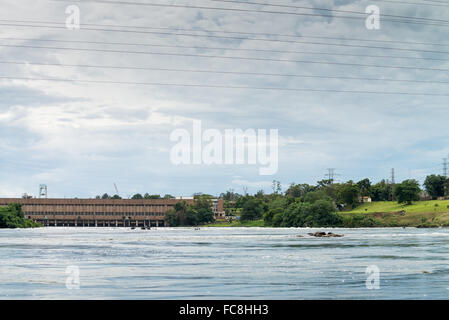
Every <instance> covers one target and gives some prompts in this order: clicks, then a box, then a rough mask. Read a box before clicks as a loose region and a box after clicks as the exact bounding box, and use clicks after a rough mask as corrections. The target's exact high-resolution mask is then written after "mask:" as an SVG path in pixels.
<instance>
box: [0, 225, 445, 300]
mask: <svg viewBox="0 0 449 320" xmlns="http://www.w3.org/2000/svg"><path fill="white" fill-rule="evenodd" d="M321 230H322V231H326V232H328V231H331V232H334V233H343V234H344V235H345V236H344V237H343V238H315V237H311V236H308V235H307V233H309V232H314V231H321ZM297 235H302V236H303V237H297ZM448 236H449V230H448V229H438V230H435V229H414V228H405V229H403V228H385V229H378V228H376V229H369V228H363V229H340V228H332V229H311V228H285V229H281V228H201V230H194V229H193V228H153V229H151V230H140V229H135V230H131V229H129V228H127V229H124V228H64V227H56V228H54V227H50V228H40V229H28V230H23V229H22V230H18V229H16V230H0V261H1V264H0V298H2V299H5V298H6V299H7V298H15V299H43V298H45V299H102V298H105V299H106V298H111V299H207V298H210V299H321V298H322V299H337V298H341V299H422V298H427V299H447V298H448V297H449V292H448V290H447V288H448V283H449V264H448V263H447V257H449V256H448V253H449V237H448ZM371 265H376V266H377V267H378V268H379V270H380V289H379V290H369V289H367V287H366V279H367V274H366V273H365V271H366V268H367V267H368V266H371ZM67 266H77V267H79V270H80V288H79V289H72V290H70V289H67V288H66V280H67V274H66V268H67Z"/></svg>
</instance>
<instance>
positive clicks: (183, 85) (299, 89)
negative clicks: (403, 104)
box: [0, 76, 449, 97]
mask: <svg viewBox="0 0 449 320" xmlns="http://www.w3.org/2000/svg"><path fill="white" fill-rule="evenodd" d="M0 79H5V80H25V81H58V82H73V83H76V82H80V83H98V84H124V85H147V86H168V87H198V88H217V89H248V90H273V91H292V92H295V91H300V92H329V93H351V94H382V95H410V96H436V97H449V94H445V93H441V94H440V93H419V92H397V91H359V90H339V89H314V88H286V87H251V86H231V85H209V84H191V83H188V84H187V83H162V82H130V81H129V82H128V81H110V80H83V79H57V78H27V77H9V76H0Z"/></svg>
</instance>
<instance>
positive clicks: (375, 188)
mask: <svg viewBox="0 0 449 320" xmlns="http://www.w3.org/2000/svg"><path fill="white" fill-rule="evenodd" d="M392 193H393V190H392V185H391V184H389V183H388V182H387V181H385V180H382V181H380V182H378V183H376V184H374V185H372V186H371V198H372V200H373V201H390V200H392V199H391V195H392Z"/></svg>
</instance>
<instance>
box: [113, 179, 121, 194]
mask: <svg viewBox="0 0 449 320" xmlns="http://www.w3.org/2000/svg"><path fill="white" fill-rule="evenodd" d="M114 188H115V192H117V195H118V196H120V193H119V192H118V189H117V185H116V184H115V182H114Z"/></svg>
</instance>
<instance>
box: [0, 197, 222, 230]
mask: <svg viewBox="0 0 449 320" xmlns="http://www.w3.org/2000/svg"><path fill="white" fill-rule="evenodd" d="M180 201H186V203H187V204H192V203H193V201H194V200H193V198H187V199H185V198H183V199H36V198H33V199H22V198H0V206H7V205H9V204H12V203H19V204H21V205H22V210H23V212H24V214H25V217H26V218H28V219H30V220H33V221H36V222H40V223H42V225H44V226H77V227H82V226H85V227H87V226H90V227H134V226H135V227H147V226H157V227H160V226H165V215H166V213H167V212H168V211H170V210H171V209H173V206H174V205H175V204H176V203H177V202H180ZM212 210H213V212H214V216H215V218H216V219H222V218H224V211H223V200H222V199H214V200H212Z"/></svg>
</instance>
